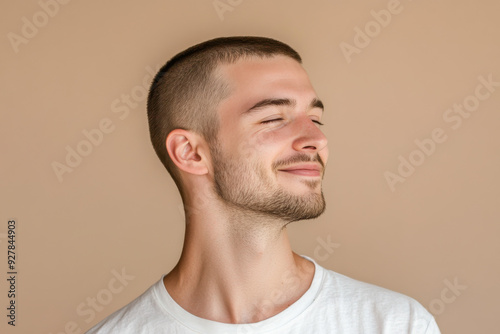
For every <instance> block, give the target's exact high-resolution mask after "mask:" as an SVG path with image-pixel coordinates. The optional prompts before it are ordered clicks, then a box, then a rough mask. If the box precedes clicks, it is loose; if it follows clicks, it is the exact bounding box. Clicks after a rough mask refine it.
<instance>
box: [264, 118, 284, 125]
mask: <svg viewBox="0 0 500 334" xmlns="http://www.w3.org/2000/svg"><path fill="white" fill-rule="evenodd" d="M282 120H283V118H274V119H268V120H267V121H262V122H260V123H261V124H267V123H272V122H278V121H282Z"/></svg>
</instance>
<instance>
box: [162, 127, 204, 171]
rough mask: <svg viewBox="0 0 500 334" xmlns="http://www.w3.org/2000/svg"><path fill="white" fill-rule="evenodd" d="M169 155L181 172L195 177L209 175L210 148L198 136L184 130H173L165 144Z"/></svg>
mask: <svg viewBox="0 0 500 334" xmlns="http://www.w3.org/2000/svg"><path fill="white" fill-rule="evenodd" d="M165 144H166V147H167V151H168V154H169V155H170V158H171V159H172V161H173V162H174V163H175V165H176V166H177V168H179V169H180V170H182V171H184V172H186V173H189V174H194V175H203V174H207V173H208V165H207V161H208V160H207V155H206V154H205V153H206V152H207V150H208V146H207V144H206V142H205V140H204V139H203V138H202V137H201V136H200V135H198V134H196V133H194V132H192V131H187V130H183V129H175V130H172V131H171V132H170V133H169V134H168V136H167V140H166V142H165Z"/></svg>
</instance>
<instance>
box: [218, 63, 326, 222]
mask: <svg viewBox="0 0 500 334" xmlns="http://www.w3.org/2000/svg"><path fill="white" fill-rule="evenodd" d="M219 73H220V74H221V75H222V78H223V80H226V81H227V83H228V84H229V87H230V90H231V93H230V95H229V97H228V98H226V99H224V100H223V101H222V102H221V103H220V104H219V108H218V116H219V120H220V129H219V134H218V138H217V140H216V141H215V142H216V144H214V145H212V147H211V154H212V159H213V168H214V170H213V173H214V185H215V189H216V192H217V194H218V195H219V196H220V198H221V199H223V200H224V201H225V202H226V203H227V204H228V205H230V206H232V207H236V208H238V209H240V210H241V209H243V210H248V211H251V212H254V213H261V214H263V215H265V216H272V217H275V218H276V217H277V218H281V219H283V220H286V221H295V220H301V219H311V218H316V217H318V216H319V215H321V214H322V213H323V211H324V209H325V200H324V197H323V193H322V190H321V179H322V177H323V173H324V166H325V164H326V162H327V159H328V148H327V140H326V137H325V136H324V135H323V133H322V132H321V131H320V129H319V124H318V122H320V120H321V116H322V113H323V108H322V104H321V102H320V101H319V100H318V98H317V96H316V93H315V92H314V89H313V87H312V85H311V83H310V82H309V78H308V76H307V73H306V72H305V71H304V69H303V68H302V66H301V65H300V64H299V63H298V62H297V61H295V60H293V59H292V58H289V57H285V56H276V57H273V58H262V59H261V58H257V57H252V58H247V59H241V60H239V61H238V62H236V63H234V64H229V65H224V66H221V67H220V68H219Z"/></svg>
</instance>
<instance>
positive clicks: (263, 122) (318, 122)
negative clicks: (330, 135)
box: [260, 118, 324, 125]
mask: <svg viewBox="0 0 500 334" xmlns="http://www.w3.org/2000/svg"><path fill="white" fill-rule="evenodd" d="M280 121H283V118H273V119H268V120H266V121H262V122H260V124H269V123H273V122H280ZM311 121H312V122H313V123H316V124H318V125H324V124H323V123H321V122H320V121H317V120H314V119H313V120H311Z"/></svg>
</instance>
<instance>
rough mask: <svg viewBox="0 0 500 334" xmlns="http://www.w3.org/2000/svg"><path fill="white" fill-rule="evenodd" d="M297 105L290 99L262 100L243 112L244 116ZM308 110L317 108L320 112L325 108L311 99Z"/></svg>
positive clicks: (319, 101)
mask: <svg viewBox="0 0 500 334" xmlns="http://www.w3.org/2000/svg"><path fill="white" fill-rule="evenodd" d="M296 105H297V101H296V100H292V99H264V100H261V101H259V102H257V103H256V104H254V105H253V106H252V107H251V108H250V109H248V110H247V111H245V112H244V114H246V113H249V112H252V111H255V110H258V109H263V108H266V107H269V106H290V107H295V106H296ZM309 108H310V109H313V108H319V109H321V111H324V110H325V107H324V105H323V102H321V100H319V99H318V98H314V99H312V101H311V103H310V104H309Z"/></svg>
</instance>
